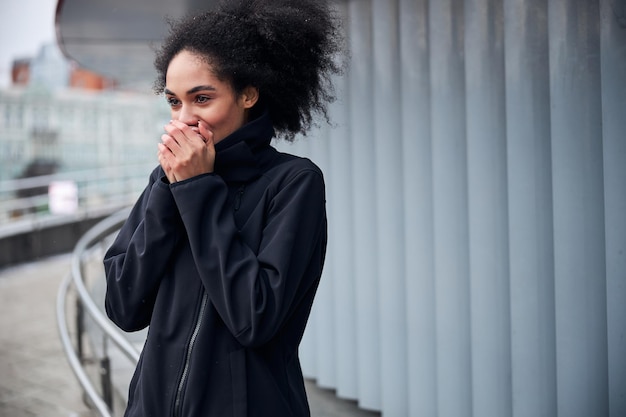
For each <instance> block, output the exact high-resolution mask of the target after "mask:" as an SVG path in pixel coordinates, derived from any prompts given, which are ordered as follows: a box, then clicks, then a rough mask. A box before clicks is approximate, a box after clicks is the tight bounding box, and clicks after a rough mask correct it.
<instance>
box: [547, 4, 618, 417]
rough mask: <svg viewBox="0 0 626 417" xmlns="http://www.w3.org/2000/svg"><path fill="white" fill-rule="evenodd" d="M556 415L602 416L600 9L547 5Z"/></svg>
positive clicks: (604, 332)
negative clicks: (555, 342)
mask: <svg viewBox="0 0 626 417" xmlns="http://www.w3.org/2000/svg"><path fill="white" fill-rule="evenodd" d="M549 22H550V23H549V33H550V83H551V84H550V94H551V101H552V114H551V117H552V161H553V164H552V167H553V193H554V212H555V217H554V233H555V234H554V246H555V253H554V254H555V295H556V341H557V378H558V385H557V395H558V399H557V400H558V413H559V416H563V417H565V416H567V417H576V416H580V417H583V416H590V415H594V416H605V415H607V414H608V407H607V403H608V402H607V399H608V386H607V381H608V370H607V327H606V317H607V316H606V314H607V313H606V264H605V239H604V238H605V235H604V206H603V201H604V192H603V189H604V185H603V173H602V120H601V102H600V44H599V31H600V26H599V25H600V21H599V8H598V4H597V3H594V2H581V1H573V0H572V1H566V0H561V1H555V2H550V5H549Z"/></svg>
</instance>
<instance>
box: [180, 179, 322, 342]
mask: <svg viewBox="0 0 626 417" xmlns="http://www.w3.org/2000/svg"><path fill="white" fill-rule="evenodd" d="M197 187H200V188H202V190H203V193H201V194H200V193H198V192H196V191H194V190H197V189H198V188H197ZM277 188H278V189H277V190H275V193H276V194H275V195H274V197H273V198H272V200H271V201H270V202H269V203H268V204H267V205H266V207H265V211H266V212H265V222H264V227H263V234H262V238H261V243H260V246H259V248H258V253H256V254H255V252H254V251H253V250H252V249H251V248H250V247H248V246H247V245H246V244H245V243H244V242H243V239H242V238H241V237H240V236H239V233H238V231H237V227H236V225H235V222H234V218H233V214H232V213H233V212H232V210H233V209H232V207H230V205H228V204H226V201H227V188H226V185H225V184H224V182H223V180H222V179H221V178H220V177H219V176H216V175H207V176H204V177H201V178H198V179H195V180H192V181H189V182H182V183H176V184H174V185H173V186H172V193H173V195H174V198H175V200H176V204H177V205H178V208H179V212H180V214H181V217H182V220H183V223H184V225H185V229H186V232H187V236H188V239H189V242H190V245H191V250H192V253H193V257H194V260H195V263H196V267H197V270H198V271H199V273H200V277H201V279H202V281H203V284H204V286H205V288H206V290H207V292H208V294H209V298H210V299H211V302H212V303H213V305H214V306H215V308H216V310H217V311H218V313H219V314H220V316H221V318H222V320H223V321H224V322H225V324H226V326H227V327H228V328H229V330H230V331H231V333H232V334H233V336H234V337H235V338H237V340H238V341H239V343H241V344H242V345H244V346H259V345H262V344H264V343H266V342H267V341H268V340H270V339H271V338H272V337H273V336H274V335H275V334H276V332H277V331H278V330H279V329H280V328H281V327H282V325H283V324H284V322H285V321H286V319H287V318H288V315H289V313H290V311H291V309H292V308H295V307H297V306H295V305H294V303H297V300H298V298H299V297H300V296H301V295H302V292H304V291H306V290H307V289H308V288H310V286H311V285H312V284H313V281H314V280H317V279H318V278H319V274H320V273H321V268H322V264H323V254H324V251H325V245H326V211H325V196H324V181H323V178H322V175H321V172H319V171H317V170H314V169H304V170H300V171H299V172H297V173H295V174H294V175H292V176H291V178H289V179H287V180H284V181H283V182H282V184H280V185H279V186H278V187H277ZM257 209H258V207H257ZM320 253H321V256H320ZM316 254H317V255H318V256H319V257H318V259H314V256H315V255H316ZM311 263H314V264H316V265H317V266H316V267H314V270H315V272H314V273H312V274H311V273H309V272H307V268H309V265H310V264H311ZM305 278H306V279H307V280H308V281H310V282H303V279H305ZM302 287H304V288H302Z"/></svg>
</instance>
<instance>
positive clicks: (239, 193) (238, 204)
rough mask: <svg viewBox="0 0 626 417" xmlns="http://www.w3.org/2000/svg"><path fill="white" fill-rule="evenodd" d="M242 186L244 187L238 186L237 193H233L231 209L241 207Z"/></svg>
mask: <svg viewBox="0 0 626 417" xmlns="http://www.w3.org/2000/svg"><path fill="white" fill-rule="evenodd" d="M244 188H246V186H245V185H242V186H241V187H239V189H238V190H237V195H235V203H234V206H233V209H234V210H235V211H237V210H239V207H241V198H242V197H243V190H244Z"/></svg>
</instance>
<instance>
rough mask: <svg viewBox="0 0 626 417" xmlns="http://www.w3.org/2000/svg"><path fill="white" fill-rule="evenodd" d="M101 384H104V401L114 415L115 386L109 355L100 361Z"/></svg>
mask: <svg viewBox="0 0 626 417" xmlns="http://www.w3.org/2000/svg"><path fill="white" fill-rule="evenodd" d="M100 383H101V384H102V400H103V401H104V402H105V404H106V405H107V406H108V407H109V410H111V413H113V386H112V383H111V361H110V359H109V357H108V355H105V356H103V357H102V359H100Z"/></svg>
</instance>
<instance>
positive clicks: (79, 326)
mask: <svg viewBox="0 0 626 417" xmlns="http://www.w3.org/2000/svg"><path fill="white" fill-rule="evenodd" d="M84 316H85V311H84V309H83V304H82V303H81V301H80V297H76V352H77V354H78V359H79V360H80V363H85V355H84V351H83V333H84V331H85V325H84Z"/></svg>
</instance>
